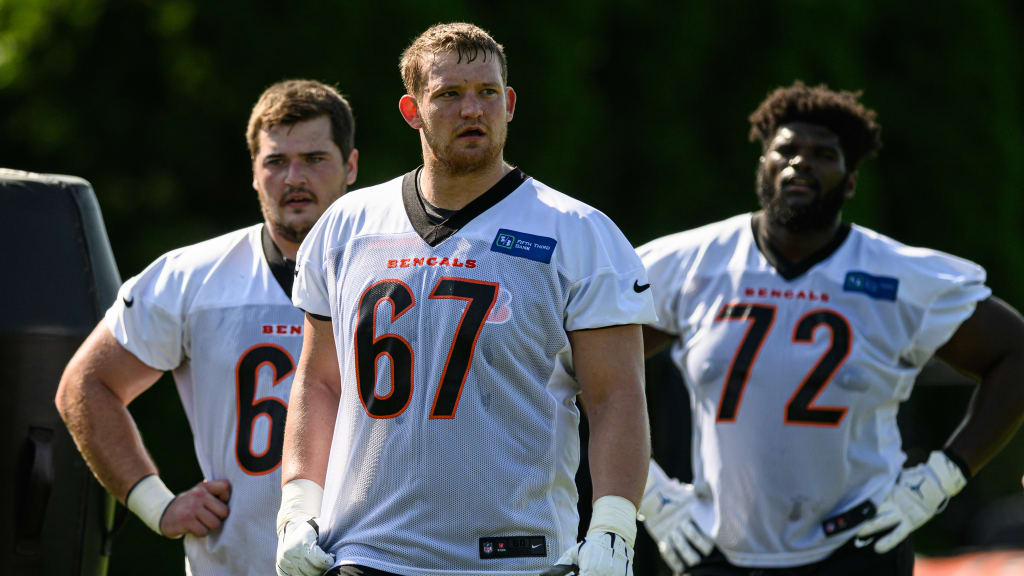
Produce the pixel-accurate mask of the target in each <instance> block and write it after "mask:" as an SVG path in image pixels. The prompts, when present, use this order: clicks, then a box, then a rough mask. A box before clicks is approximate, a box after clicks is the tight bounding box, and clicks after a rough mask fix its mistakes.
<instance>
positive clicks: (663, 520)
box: [640, 460, 714, 574]
mask: <svg viewBox="0 0 1024 576" xmlns="http://www.w3.org/2000/svg"><path fill="white" fill-rule="evenodd" d="M696 500H697V495H696V494H695V492H694V489H693V485H692V484H684V483H682V482H680V481H678V480H676V479H675V478H669V477H668V475H667V474H665V472H664V470H662V469H661V468H660V467H659V466H658V465H657V464H656V463H655V462H654V461H653V460H651V465H650V468H649V469H648V472H647V488H646V490H644V497H643V500H641V501H640V516H641V519H642V520H643V521H644V526H645V527H646V528H647V532H648V533H649V534H650V535H651V539H653V540H654V541H655V542H656V543H657V544H658V551H659V552H661V557H662V558H663V559H664V560H665V563H666V564H668V565H669V567H671V568H672V572H673V573H675V574H681V573H683V572H684V571H685V570H686V569H687V568H693V567H694V566H696V565H697V564H700V562H701V561H702V560H703V559H704V556H707V555H708V554H710V553H711V550H712V549H713V548H714V543H713V542H712V541H711V538H709V537H708V536H707V535H706V534H704V533H703V532H701V530H700V528H698V527H697V524H696V523H695V522H694V521H693V518H692V516H691V510H692V506H693V504H694V503H695V502H696ZM698 551H699V553H698Z"/></svg>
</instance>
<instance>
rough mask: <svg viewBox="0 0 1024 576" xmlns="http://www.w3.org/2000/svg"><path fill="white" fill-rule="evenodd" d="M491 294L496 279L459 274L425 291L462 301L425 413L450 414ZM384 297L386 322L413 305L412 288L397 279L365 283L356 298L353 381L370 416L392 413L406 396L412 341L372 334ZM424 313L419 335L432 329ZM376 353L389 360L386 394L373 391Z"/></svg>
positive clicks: (401, 407) (410, 379) (398, 411)
mask: <svg viewBox="0 0 1024 576" xmlns="http://www.w3.org/2000/svg"><path fill="white" fill-rule="evenodd" d="M497 297H498V284H497V283H495V282H482V281H479V280H467V279H465V278H447V277H445V278H441V279H439V280H438V281H437V284H435V285H434V289H433V290H432V291H431V292H430V298H431V299H455V300H464V301H466V305H465V307H464V308H463V310H462V318H461V319H460V320H459V326H458V328H456V330H455V336H454V337H453V338H452V343H451V346H450V347H449V348H448V359H447V361H446V362H445V364H444V372H442V374H441V381H440V383H439V384H438V387H437V392H436V393H435V395H434V406H433V408H431V410H430V417H431V418H452V417H454V416H455V409H456V408H457V407H458V405H459V396H460V395H461V394H462V385H463V383H464V382H465V381H466V375H467V374H468V373H469V366H470V361H471V360H472V358H473V351H474V350H475V349H476V340H477V337H478V336H479V335H480V330H481V329H482V328H483V326H484V321H485V320H487V316H488V315H490V313H491V308H492V307H493V306H494V301H495V300H496V299H497ZM384 300H388V301H390V302H391V321H392V322H394V321H396V320H398V318H400V317H401V316H402V315H403V314H405V313H406V312H408V311H409V310H410V309H412V307H413V306H415V305H416V299H415V298H414V297H413V293H412V290H410V289H409V286H408V285H406V284H405V283H404V282H402V281H400V280H381V281H380V282H377V283H375V284H373V285H371V286H370V287H369V288H367V289H366V290H365V291H364V292H363V295H362V296H361V297H360V298H359V323H358V324H357V325H356V335H355V339H356V342H355V347H356V350H355V357H356V364H357V366H356V384H357V387H358V389H359V399H360V400H362V403H363V408H364V409H365V410H366V413H367V414H368V415H370V417H372V418H394V417H395V416H398V415H399V414H401V413H402V412H403V411H405V408H406V407H407V406H408V405H409V400H410V399H411V398H412V387H413V363H414V354H413V350H412V346H410V345H409V342H408V341H407V340H406V339H405V338H402V337H401V336H399V335H398V334H381V335H380V336H377V306H378V305H379V304H380V303H381V302H382V301H384ZM430 318H431V316H430V315H429V314H424V315H423V316H422V320H423V322H424V326H423V328H422V329H423V332H422V336H423V337H431V336H432V334H430V332H429V331H430V330H431V329H433V328H436V324H434V325H431V324H430ZM382 354H384V355H386V356H387V357H388V359H389V360H390V364H391V391H390V392H389V393H388V394H387V395H386V396H380V395H378V394H377V359H378V358H380V356H381V355H382Z"/></svg>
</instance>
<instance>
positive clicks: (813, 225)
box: [757, 169, 850, 232]
mask: <svg viewBox="0 0 1024 576" xmlns="http://www.w3.org/2000/svg"><path fill="white" fill-rule="evenodd" d="M849 178H850V175H849V174H846V175H844V176H843V179H842V180H840V181H839V183H838V184H836V185H835V187H833V188H832V189H830V190H825V191H823V192H820V193H819V194H818V196H817V197H816V198H815V199H814V201H813V202H811V203H809V204H806V205H803V206H799V207H796V208H794V207H792V206H789V205H787V204H786V203H785V202H782V201H781V199H780V198H778V197H776V196H775V194H774V192H775V190H774V188H773V187H774V182H773V181H772V180H770V179H767V178H765V176H764V170H763V169H759V170H758V171H757V200H758V202H759V203H760V204H761V208H763V209H764V215H765V217H766V218H768V220H769V221H770V222H772V223H773V224H777V225H779V226H782V227H783V228H785V229H786V230H789V231H790V232H815V231H819V230H825V229H827V228H828V227H829V226H832V225H833V224H834V223H835V221H836V218H837V217H838V216H839V212H840V211H841V210H842V209H843V203H844V202H846V194H845V193H844V191H845V190H846V185H847V184H846V183H847V181H848V180H849Z"/></svg>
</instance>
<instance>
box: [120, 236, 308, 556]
mask: <svg viewBox="0 0 1024 576" xmlns="http://www.w3.org/2000/svg"><path fill="white" fill-rule="evenodd" d="M261 231H262V225H256V226H252V227H249V228H246V229H243V230H239V231H236V232H232V233H230V234H227V235H224V236H221V237H219V238H214V239H212V240H208V241H206V242H202V243H200V244H196V245H193V246H189V247H186V248H181V249H179V250H174V251H172V252H170V253H168V254H166V255H164V256H162V257H161V258H160V259H158V260H157V261H156V262H154V263H153V264H151V265H150V266H149V267H148V268H146V269H145V270H144V271H143V272H142V273H141V274H139V275H138V276H135V277H134V278H131V279H130V280H128V281H127V282H125V283H124V286H122V287H121V291H120V294H119V297H118V299H117V301H116V302H115V303H114V305H113V306H112V307H111V308H110V310H108V311H107V315H106V322H107V326H108V327H109V328H110V330H111V332H112V333H113V334H114V337H115V338H116V339H117V341H118V342H120V343H121V344H122V345H123V346H124V347H125V348H126V349H128V350H129V351H130V352H131V353H132V354H134V355H135V356H136V357H138V358H139V360H141V361H142V362H144V363H146V364H147V365H149V366H151V367H153V368H156V369H157V370H171V371H173V373H174V381H175V383H176V384H177V387H178V393H179V395H180V396H181V402H182V405H183V406H184V408H185V414H186V415H187V416H188V422H189V425H190V426H191V428H192V435H193V438H192V440H193V445H194V447H195V453H196V456H197V458H198V460H199V467H200V468H201V469H202V472H203V477H204V478H206V479H207V480H228V481H230V482H231V500H230V502H229V506H230V509H231V513H230V514H229V515H228V517H227V519H226V520H225V521H224V524H223V525H222V528H221V529H220V530H219V531H217V532H213V533H211V534H209V535H208V536H206V537H203V538H196V537H192V536H186V537H185V552H186V554H187V556H188V561H189V564H190V565H191V568H192V573H193V574H195V575H196V576H207V575H214V576H218V575H224V576H229V575H231V576H238V575H252V576H255V575H261V576H265V575H267V574H273V573H274V563H275V551H276V549H277V535H276V529H275V523H276V520H275V518H276V514H277V509H278V508H279V507H280V503H281V471H280V464H281V448H282V444H283V439H284V421H285V412H286V409H287V402H288V393H289V391H290V389H291V383H292V375H293V373H294V370H295V365H296V362H297V361H298V359H299V352H300V350H301V346H302V333H301V332H302V325H303V319H304V316H303V313H302V311H301V310H298V309H296V308H295V307H293V306H292V304H291V301H290V299H289V298H288V296H287V295H286V293H285V290H284V289H283V288H282V287H281V285H280V284H279V283H278V280H277V279H275V276H274V274H273V273H272V270H271V267H270V265H269V264H268V261H267V257H266V256H265V255H264V247H263V239H262V238H261ZM266 241H269V238H267V239H266ZM271 246H272V244H271ZM277 255H278V256H279V253H277Z"/></svg>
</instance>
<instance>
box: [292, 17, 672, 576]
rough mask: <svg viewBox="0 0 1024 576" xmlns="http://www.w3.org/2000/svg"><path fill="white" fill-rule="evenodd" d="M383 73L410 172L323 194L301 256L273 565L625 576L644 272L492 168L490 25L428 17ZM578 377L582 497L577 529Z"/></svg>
mask: <svg viewBox="0 0 1024 576" xmlns="http://www.w3.org/2000/svg"><path fill="white" fill-rule="evenodd" d="M401 70H402V76H403V80H404V83H405V88H406V91H407V93H406V95H404V96H402V97H401V100H400V101H399V110H400V112H401V114H402V117H403V118H404V119H405V121H406V122H407V123H408V125H409V126H410V127H412V128H413V129H414V130H416V132H417V133H418V136H419V141H420V144H421V148H422V153H423V165H422V166H420V167H419V168H415V169H413V170H411V171H410V172H408V173H407V174H404V175H402V176H399V177H398V178H395V179H394V180H391V181H390V182H386V183H384V184H381V185H379V186H374V187H371V188H367V189H364V190H360V191H357V192H353V193H351V194H349V195H347V196H346V197H344V198H342V199H341V200H340V201H338V202H337V203H335V204H334V206H332V207H331V208H330V209H329V210H328V211H327V213H326V214H324V217H323V218H322V219H321V220H320V222H319V223H317V225H316V226H315V227H314V228H313V231H312V232H310V234H309V236H308V237H307V238H306V240H305V242H303V244H302V248H301V249H300V250H299V262H298V276H297V279H296V282H295V288H294V291H293V300H294V302H295V304H296V306H298V307H299V308H302V309H303V310H305V311H306V324H305V345H304V347H303V351H302V356H301V358H300V359H299V368H298V375H297V376H296V379H295V384H294V388H293V390H292V397H291V398H292V404H291V412H290V414H289V418H288V425H287V427H286V431H285V450H284V473H283V480H284V481H285V482H286V484H285V485H284V489H283V490H284V491H283V501H282V505H281V511H280V514H279V517H278V518H279V519H278V526H279V529H280V532H279V534H280V538H281V539H280V542H279V548H278V558H279V561H278V572H279V574H286V575H290V576H297V575H300V574H301V575H309V574H320V572H321V571H322V570H325V569H328V568H329V569H330V571H329V572H328V574H330V575H338V574H342V575H355V574H360V575H387V574H397V575H401V576H437V575H439V574H452V575H456V574H458V575H467V574H476V575H494V576H512V575H523V574H530V573H533V574H537V573H539V572H541V571H543V570H545V569H546V568H548V567H550V566H551V565H552V564H554V563H555V562H559V563H560V564H562V565H564V566H573V565H575V566H576V567H578V569H579V571H580V573H581V574H584V575H586V576H605V575H612V574H614V575H617V576H621V575H623V574H627V575H628V574H631V573H632V572H631V571H632V555H633V549H632V546H633V541H634V538H635V536H636V507H635V505H636V503H637V502H639V498H640V494H641V492H642V490H643V484H644V478H645V476H646V472H647V461H648V458H649V456H648V454H649V452H648V450H649V439H648V428H647V419H646V412H645V402H644V394H643V349H642V348H643V344H642V339H641V330H640V326H639V324H641V323H644V322H652V321H653V320H654V311H653V303H652V300H651V296H650V291H649V290H648V289H647V288H648V282H647V276H646V273H645V272H644V268H643V265H642V263H641V262H640V259H639V258H637V257H636V254H635V252H634V251H633V250H632V248H630V246H629V244H628V242H627V241H626V239H625V238H624V236H623V235H622V234H621V232H620V231H619V230H618V228H616V227H615V225H614V224H613V223H612V222H611V220H609V219H608V218H607V217H605V216H604V215H603V214H601V213H600V212H598V211H597V210H595V209H593V208H591V207H589V206H587V205H585V204H583V203H582V202H579V201H577V200H574V199H572V198H570V197H568V196H566V195H564V194H561V193H559V192H557V191H555V190H553V189H551V188H550V187H548V186H546V185H544V184H542V183H541V182H539V181H537V180H535V179H534V178H531V177H530V176H528V175H527V174H526V173H524V172H523V171H522V170H521V169H519V168H516V167H513V166H511V165H510V164H508V163H506V162H505V161H504V158H503V149H504V144H505V137H506V131H507V124H508V122H509V121H511V120H512V115H513V112H514V111H515V104H516V93H515V92H514V91H513V90H512V88H510V87H509V86H508V84H507V71H506V65H505V56H504V50H503V48H502V47H501V45H499V44H498V43H496V42H495V41H494V39H493V38H491V36H490V35H488V34H487V33H486V32H484V31H483V30H481V29H480V28H478V27H476V26H473V25H471V24H464V23H456V24H443V25H437V26H434V27H432V28H430V29H428V30H427V31H426V32H424V33H423V34H422V35H420V36H419V37H418V38H417V39H416V40H415V41H413V43H412V44H411V45H410V46H409V47H408V49H407V50H406V51H405V52H404V54H403V57H402V60H401ZM342 383H343V384H342ZM581 391H582V394H583V399H584V401H585V404H586V406H587V410H588V414H589V418H590V425H591V443H590V461H591V474H592V476H593V479H594V481H593V484H594V496H595V498H596V500H595V502H594V505H593V520H592V522H591V524H590V527H589V530H588V533H587V536H586V539H585V540H584V541H582V542H577V541H576V530H577V524H578V521H579V518H578V514H577V511H576V497H577V494H576V489H575V485H574V482H573V476H574V474H575V472H576V469H577V466H578V463H579V450H580V447H579V436H578V424H579V418H580V414H579V412H578V410H577V408H576V404H575V402H574V399H575V397H576V395H577V394H578V393H580V392H581Z"/></svg>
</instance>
